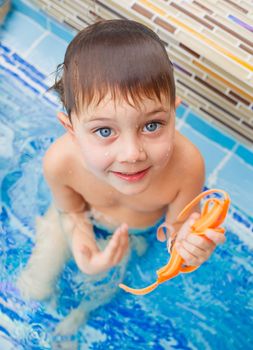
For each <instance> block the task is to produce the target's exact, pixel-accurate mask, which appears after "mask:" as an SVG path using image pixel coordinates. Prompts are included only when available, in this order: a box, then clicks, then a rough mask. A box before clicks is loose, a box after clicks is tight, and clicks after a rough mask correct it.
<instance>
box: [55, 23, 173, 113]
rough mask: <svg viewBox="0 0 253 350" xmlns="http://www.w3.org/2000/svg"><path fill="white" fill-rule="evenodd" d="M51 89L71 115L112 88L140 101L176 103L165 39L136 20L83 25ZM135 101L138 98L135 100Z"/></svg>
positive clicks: (100, 97)
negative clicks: (148, 99) (163, 40)
mask: <svg viewBox="0 0 253 350" xmlns="http://www.w3.org/2000/svg"><path fill="white" fill-rule="evenodd" d="M52 89H54V90H55V91H56V92H58V94H59V96H60V99H61V101H62V103H63V106H64V107H65V109H66V111H67V113H68V115H69V117H71V112H75V113H76V114H77V115H78V114H79V113H81V111H82V110H83V108H85V107H88V106H89V104H90V103H96V104H97V105H98V104H99V102H100V101H101V100H102V99H103V98H104V97H105V95H106V94H107V93H108V92H110V93H111V96H112V98H113V100H115V99H116V98H117V97H123V99H124V100H126V101H127V102H128V103H129V104H130V105H133V104H134V105H135V106H139V105H140V102H141V101H142V99H143V98H144V97H147V98H151V99H154V98H155V99H158V100H159V101H160V102H161V96H162V95H164V96H165V97H166V99H168V101H169V103H170V106H171V108H174V105H175V82H174V76H173V66H172V64H171V62H170V60H169V58H168V55H167V52H166V50H165V47H164V45H163V42H162V41H161V39H160V38H159V37H158V35H157V34H155V33H154V32H153V31H152V30H151V29H149V28H148V27H146V26H144V25H143V24H141V23H138V22H135V21H131V20H108V21H100V22H97V23H95V24H92V25H90V26H88V27H87V28H85V29H83V30H81V31H80V32H79V33H78V34H77V35H76V37H75V38H74V39H73V40H72V41H71V43H70V44H69V46H68V48H67V51H66V54H65V58H64V62H63V64H61V65H59V66H58V68H57V74H56V80H55V84H54V85H53V87H52ZM130 101H132V102H133V104H132V103H131V102H130Z"/></svg>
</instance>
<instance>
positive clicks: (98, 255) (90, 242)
mask: <svg viewBox="0 0 253 350" xmlns="http://www.w3.org/2000/svg"><path fill="white" fill-rule="evenodd" d="M63 163H64V162H63V160H59V159H58V157H57V154H55V152H54V149H51V150H50V149H49V151H48V152H47V153H46V155H45V157H44V159H43V170H44V176H45V178H46V181H47V183H48V185H49V187H50V189H51V191H52V194H53V197H54V201H55V203H56V206H57V208H58V209H59V212H60V219H61V224H62V226H63V229H64V231H65V233H66V234H67V236H68V237H69V238H70V241H71V248H72V252H73V255H74V258H75V261H76V263H77V265H78V267H79V268H80V270H81V271H83V272H85V273H87V274H96V273H100V272H102V271H104V270H107V269H108V268H111V267H112V266H115V265H116V264H118V263H119V262H120V261H121V260H122V258H123V256H124V255H125V253H126V252H127V250H128V228H127V226H126V225H124V224H123V225H121V226H120V227H119V228H118V229H117V230H116V231H115V233H114V234H113V237H112V238H111V240H110V242H109V244H108V245H107V247H106V248H105V249H104V251H102V252H101V251H100V250H99V248H98V246H97V244H96V239H95V236H94V232H93V226H92V225H91V223H90V222H89V221H88V220H87V219H86V216H85V211H86V210H87V203H86V202H85V200H84V198H83V197H82V196H81V195H80V194H79V193H77V192H76V191H74V189H72V188H71V187H70V186H68V185H67V176H68V169H69V167H70V166H71V164H70V163H69V162H68V161H66V162H65V164H63ZM61 214H62V215H61Z"/></svg>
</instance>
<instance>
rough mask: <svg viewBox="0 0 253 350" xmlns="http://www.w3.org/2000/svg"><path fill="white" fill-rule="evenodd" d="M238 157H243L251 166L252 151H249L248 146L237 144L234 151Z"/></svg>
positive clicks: (252, 159) (252, 164)
mask: <svg viewBox="0 0 253 350" xmlns="http://www.w3.org/2000/svg"><path fill="white" fill-rule="evenodd" d="M235 153H236V154H237V155H238V156H239V157H241V158H242V159H244V161H245V162H246V163H248V164H250V165H251V166H253V152H252V151H250V150H249V149H248V148H246V147H244V146H242V145H239V146H238V148H237V149H236V152H235Z"/></svg>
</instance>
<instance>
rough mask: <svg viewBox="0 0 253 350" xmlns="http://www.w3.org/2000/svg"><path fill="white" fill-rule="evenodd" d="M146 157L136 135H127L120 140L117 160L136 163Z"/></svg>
mask: <svg viewBox="0 0 253 350" xmlns="http://www.w3.org/2000/svg"><path fill="white" fill-rule="evenodd" d="M146 159H147V154H146V152H145V150H144V147H143V146H142V145H141V142H140V141H139V140H138V138H137V137H130V136H128V137H126V138H125V139H124V140H121V145H120V147H119V148H118V161H119V162H121V163H123V162H127V163H136V162H138V161H144V160H146Z"/></svg>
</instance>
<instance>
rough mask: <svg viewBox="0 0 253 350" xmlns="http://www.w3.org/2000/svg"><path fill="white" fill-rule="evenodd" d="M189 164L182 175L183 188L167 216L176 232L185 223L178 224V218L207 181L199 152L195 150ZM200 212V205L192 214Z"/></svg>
mask: <svg viewBox="0 0 253 350" xmlns="http://www.w3.org/2000/svg"><path fill="white" fill-rule="evenodd" d="M187 163H188V164H185V166H186V170H185V173H184V174H181V176H182V181H181V184H182V185H181V188H180V189H179V191H178V194H177V196H176V198H175V199H174V201H173V202H172V203H170V204H169V207H168V212H167V214H166V222H168V223H169V224H171V225H173V226H174V228H175V231H176V232H177V231H179V229H180V227H181V226H182V224H183V223H184V221H181V222H178V221H177V216H178V215H179V213H180V212H181V211H182V210H183V209H184V207H185V206H186V205H187V204H188V203H189V202H190V201H192V200H193V199H194V198H195V197H196V196H197V195H198V194H200V193H201V192H202V189H203V186H204V181H205V164H204V160H203V158H202V156H201V154H200V152H199V151H198V150H196V149H195V151H194V152H193V154H192V157H191V159H190V160H188V162H187ZM199 211H200V208H199V205H197V206H196V207H195V208H192V213H193V212H198V213H199ZM189 214H191V213H189Z"/></svg>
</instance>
